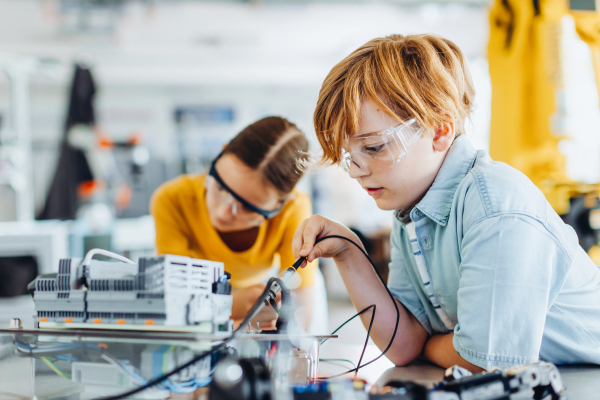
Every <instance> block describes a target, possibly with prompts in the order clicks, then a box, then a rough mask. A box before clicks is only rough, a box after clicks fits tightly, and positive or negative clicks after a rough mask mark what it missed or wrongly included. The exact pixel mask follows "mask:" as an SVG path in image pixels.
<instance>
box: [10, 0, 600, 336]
mask: <svg viewBox="0 0 600 400" xmlns="http://www.w3.org/2000/svg"><path fill="white" fill-rule="evenodd" d="M599 26H600V22H598V14H597V11H596V2H595V1H594V0H571V1H565V0H561V1H558V0H553V1H551V0H536V1H533V0H531V1H529V0H522V1H509V0H499V1H496V2H494V1H491V0H438V1H427V0H423V1H416V0H378V1H359V0H354V1H352V0H347V1H343V0H338V1H335V0H329V1H327V0H323V1H319V0H312V1H311V0H305V1H302V0H293V1H292V0H268V1H247V0H239V1H234V0H231V1H212V2H210V1H201V0H188V1H183V0H181V1H177V0H147V1H142V0H52V1H51V0H0V221H2V222H0V297H4V298H5V300H4V302H3V303H2V304H0V323H3V322H2V321H4V320H8V319H10V318H11V317H14V316H19V313H22V314H23V315H25V317H23V318H24V319H25V318H28V317H29V315H31V314H32V313H33V312H32V311H31V310H32V309H33V304H32V302H31V301H30V300H29V299H28V297H27V296H24V295H25V294H26V284H27V283H28V282H29V281H31V280H32V279H33V278H34V277H35V276H36V275H37V274H40V273H48V272H53V271H55V270H56V269H57V267H58V260H59V259H60V258H66V257H82V256H83V254H84V253H85V251H86V250H87V249H90V248H94V247H101V248H105V249H109V250H112V251H115V252H118V253H121V254H124V255H126V256H128V257H130V258H132V259H136V258H137V257H139V256H142V255H149V254H154V251H155V250H154V226H153V221H152V218H151V217H150V216H149V215H148V213H149V210H148V204H149V200H150V197H151V194H152V192H153V191H154V190H155V189H156V188H157V187H158V186H159V185H160V184H162V183H163V182H165V181H167V180H169V179H172V178H174V177H175V176H177V175H179V174H182V173H201V172H203V171H205V169H206V167H207V165H208V164H209V163H210V161H211V160H212V159H213V158H214V157H215V156H216V155H217V154H218V153H219V151H220V149H221V148H222V145H223V144H224V143H226V142H227V141H228V140H229V139H230V138H231V137H233V136H234V135H235V134H236V133H237V132H239V131H240V130H241V129H242V128H243V127H244V126H246V125H248V124H249V123H251V122H254V121H255V120H257V119H259V118H261V117H265V116H268V115H280V116H284V117H286V118H288V119H289V120H290V121H292V122H294V123H296V124H297V125H298V126H299V127H300V128H301V129H302V130H303V131H304V132H305V133H306V134H307V135H308V136H309V137H310V138H311V142H312V151H313V152H314V154H315V156H318V154H319V146H318V143H317V141H316V138H315V135H314V130H313V126H312V112H313V110H314V106H315V103H316V99H317V96H318V91H319V88H320V85H321V83H322V82H323V79H324V78H325V76H326V74H327V73H328V72H329V70H330V69H331V68H332V67H333V66H334V65H335V64H336V63H337V62H339V61H340V60H341V59H343V58H344V57H345V56H346V55H348V54H349V53H350V52H352V51H353V50H355V49H356V48H357V47H359V46H360V45H362V44H364V43H365V42H367V41H368V40H370V39H372V38H375V37H378V36H385V35H390V34H393V33H402V34H410V33H436V34H440V35H443V36H444V37H446V38H448V39H450V40H452V41H454V42H455V43H457V44H458V45H459V46H460V47H461V48H462V49H463V51H464V52H465V54H466V55H467V57H468V59H469V64H470V68H471V72H472V75H473V79H474V84H475V89H476V106H477V107H476V110H475V112H474V113H473V115H472V118H471V121H470V122H469V124H468V129H467V132H468V133H467V135H468V136H469V138H470V139H471V141H472V143H473V144H474V146H475V147H476V148H478V149H481V150H485V151H488V152H490V153H491V155H492V157H493V158H494V159H496V160H499V161H504V162H507V163H509V164H511V165H513V166H515V167H516V168H519V169H520V170H522V171H523V172H524V173H526V174H527V175H528V176H529V177H530V178H531V179H532V180H533V181H534V183H536V184H537V185H538V186H539V187H540V189H541V190H542V191H543V192H544V193H545V194H546V196H547V197H548V199H549V201H550V202H551V204H552V205H553V207H554V208H555V209H556V210H557V211H558V212H559V214H561V215H563V216H564V219H565V221H567V222H568V223H570V224H571V225H573V226H574V228H575V229H576V230H577V232H578V233H579V234H580V241H581V243H582V246H583V247H584V248H585V249H586V251H589V252H590V254H592V255H593V256H595V257H597V253H596V249H597V247H596V246H595V245H596V242H597V230H598V229H599V228H600V215H599V214H598V213H597V207H598V201H597V197H598V196H597V193H598V191H597V189H598V186H597V183H598V182H599V181H600V132H599V128H600V109H599V106H598V85H597V73H596V69H595V67H597V65H596V57H598V55H599V54H600V52H599V50H598V47H597V46H598V45H597V38H598V36H599V35H600V30H599V28H598V27H599ZM301 189H302V190H304V191H306V192H307V193H309V194H310V195H311V197H312V200H313V208H314V212H315V213H319V214H322V215H324V216H327V217H329V218H333V219H335V220H337V221H339V222H341V223H343V224H346V225H348V226H350V227H352V228H354V229H356V230H357V231H358V232H359V233H360V234H361V237H362V238H363V239H364V242H365V244H366V246H367V248H368V250H369V251H370V253H371V254H372V256H373V258H374V260H375V261H376V263H377V264H378V267H379V268H380V269H381V270H382V272H384V274H385V273H386V268H387V266H386V264H387V262H388V260H389V232H390V229H391V223H392V217H391V214H390V213H388V212H383V211H381V210H379V209H377V208H376V206H375V203H374V202H373V201H372V199H371V198H370V197H369V196H368V195H367V194H366V193H365V192H364V191H363V190H362V189H361V188H360V186H359V185H357V184H356V183H355V182H353V181H352V180H351V179H350V178H349V177H348V176H347V174H346V173H345V172H344V171H343V170H341V169H339V168H335V167H331V168H327V169H324V170H320V171H313V172H311V173H309V174H308V175H307V176H306V177H305V178H303V181H302V183H301ZM596 259H597V258H596ZM597 262H600V261H597ZM321 268H322V270H323V273H324V275H325V279H326V284H327V291H328V296H329V299H330V300H331V303H332V304H334V305H335V304H342V305H344V304H349V301H348V298H347V294H346V292H345V288H344V286H343V283H342V282H341V279H340V278H339V275H338V274H337V271H336V269H335V266H332V265H331V263H328V262H327V260H324V261H322V262H321ZM340 309H341V310H342V309H343V310H346V309H345V308H343V307H342V308H340ZM19 310H22V311H19ZM347 314H348V313H346V312H345V311H340V312H339V313H335V312H333V313H331V314H330V315H331V320H332V321H331V325H332V326H337V325H338V323H339V322H341V321H343V319H344V318H345V316H346V315H347ZM361 329H362V328H361ZM363 331H364V330H363ZM359 334H360V335H363V334H364V332H363V333H360V332H359ZM363 337H364V336H363ZM362 340H364V339H362ZM357 343H360V341H359V342H357Z"/></svg>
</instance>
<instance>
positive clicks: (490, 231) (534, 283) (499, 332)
mask: <svg viewBox="0 0 600 400" xmlns="http://www.w3.org/2000/svg"><path fill="white" fill-rule="evenodd" d="M460 255H461V263H460V267H459V269H460V271H459V272H460V280H459V289H458V294H457V302H458V307H457V319H458V324H457V325H456V327H455V329H454V339H453V344H454V348H455V349H456V351H457V352H458V353H459V354H460V356H461V357H462V358H464V359H465V360H467V361H469V362H470V363H472V364H475V365H478V366H480V367H482V368H485V369H490V368H492V367H499V368H508V367H511V366H515V365H520V364H526V363H530V362H535V361H538V359H539V353H540V348H541V343H542V335H543V331H544V324H545V320H546V314H547V312H548V309H549V307H550V305H551V304H552V300H551V299H552V298H553V297H555V296H556V295H557V293H553V289H552V287H553V279H554V278H553V277H556V276H557V275H562V272H561V273H560V274H557V273H556V272H557V271H556V270H557V269H558V268H568V266H569V264H570V263H569V262H568V261H566V262H565V253H564V250H562V247H561V246H560V243H559V242H558V240H557V239H556V238H555V237H554V236H552V235H551V234H550V233H549V232H548V230H547V229H546V228H545V227H544V225H543V224H542V223H541V222H539V221H537V220H535V219H534V218H531V217H528V216H525V215H516V214H504V215H501V216H496V217H490V218H487V219H484V220H482V221H480V222H478V223H475V224H474V225H473V226H472V227H470V228H468V230H467V231H466V233H465V234H464V237H463V239H462V242H461V247H460ZM564 264H567V265H566V266H565V265H564ZM554 286H555V287H556V285H554ZM556 292H557V291H556Z"/></svg>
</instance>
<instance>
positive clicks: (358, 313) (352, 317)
mask: <svg viewBox="0 0 600 400" xmlns="http://www.w3.org/2000/svg"><path fill="white" fill-rule="evenodd" d="M374 305H375V304H371V305H370V306H368V307H367V308H364V309H363V310H362V311H359V312H357V313H356V314H354V315H353V316H351V317H350V318H348V319H347V320H346V321H344V323H343V324H341V325H340V326H338V327H337V328H335V330H334V331H333V332H331V335H335V334H336V333H337V331H339V330H340V329H342V328H343V327H344V326H346V324H347V323H348V322H350V321H352V320H353V319H354V318H356V317H358V316H359V315H362V314H364V313H365V312H366V311H368V310H370V309H371V308H373V306H374ZM329 339H331V338H325V339H323V340H322V341H321V344H323V343H325V342H326V341H328V340H329Z"/></svg>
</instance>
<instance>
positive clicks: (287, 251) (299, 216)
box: [279, 193, 319, 288]
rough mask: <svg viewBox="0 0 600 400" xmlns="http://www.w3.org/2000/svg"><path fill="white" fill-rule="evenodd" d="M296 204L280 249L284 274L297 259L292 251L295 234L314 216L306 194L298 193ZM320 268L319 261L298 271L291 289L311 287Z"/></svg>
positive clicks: (287, 221)
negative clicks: (305, 221) (301, 225)
mask: <svg viewBox="0 0 600 400" xmlns="http://www.w3.org/2000/svg"><path fill="white" fill-rule="evenodd" d="M292 201H293V202H294V204H293V205H292V209H291V210H290V214H289V217H288V218H287V220H286V221H285V227H284V231H283V237H282V240H281V246H280V247H279V256H280V258H281V270H280V273H282V272H284V271H285V270H286V269H288V267H290V266H292V264H294V262H295V261H296V259H295V258H294V253H293V251H292V240H293V238H294V233H295V232H296V229H298V227H299V226H300V224H301V223H302V222H303V221H304V220H305V219H307V218H309V217H310V216H311V215H312V206H311V203H310V199H309V197H308V196H307V195H306V194H304V193H297V195H296V198H295V199H293V200H292ZM318 266H319V262H318V260H315V261H313V262H311V263H309V264H308V265H307V266H306V267H304V268H300V269H298V272H297V273H296V276H297V277H299V278H301V279H298V278H294V277H292V282H290V287H294V286H295V287H297V288H302V287H310V286H314V284H315V271H316V269H317V268H318Z"/></svg>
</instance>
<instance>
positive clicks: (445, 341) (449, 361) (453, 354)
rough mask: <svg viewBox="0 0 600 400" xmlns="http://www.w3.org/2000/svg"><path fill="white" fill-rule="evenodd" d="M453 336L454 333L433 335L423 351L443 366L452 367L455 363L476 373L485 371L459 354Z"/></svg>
mask: <svg viewBox="0 0 600 400" xmlns="http://www.w3.org/2000/svg"><path fill="white" fill-rule="evenodd" d="M453 338H454V333H448V334H446V335H433V336H432V337H430V338H429V340H428V341H427V343H426V344H425V351H424V352H423V355H424V356H425V357H426V358H427V359H428V360H429V361H431V362H433V363H435V364H437V365H439V366H440V367H443V368H450V367H451V366H453V365H458V366H459V367H463V368H466V369H468V370H469V371H471V372H473V373H474V374H475V373H479V372H482V371H485V370H484V369H483V368H481V367H478V366H477V365H474V364H471V363H470V362H468V361H467V360H465V359H464V358H462V357H461V356H460V355H459V354H458V352H457V351H456V350H455V349H454V345H453V344H452V339H453Z"/></svg>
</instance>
